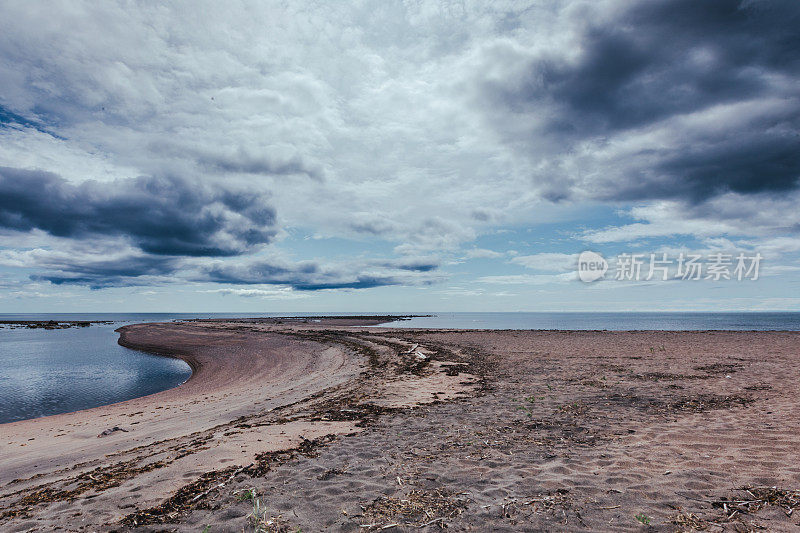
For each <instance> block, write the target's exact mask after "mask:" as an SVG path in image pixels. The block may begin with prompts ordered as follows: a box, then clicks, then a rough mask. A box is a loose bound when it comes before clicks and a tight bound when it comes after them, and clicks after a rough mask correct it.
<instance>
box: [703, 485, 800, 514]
mask: <svg viewBox="0 0 800 533" xmlns="http://www.w3.org/2000/svg"><path fill="white" fill-rule="evenodd" d="M738 490H739V491H740V492H743V493H745V494H746V496H744V495H743V497H742V498H731V499H728V498H721V499H719V500H716V501H714V502H711V505H712V506H713V507H716V508H719V509H722V510H723V511H724V512H725V515H726V516H727V517H728V520H730V519H731V518H733V517H734V516H735V515H737V514H739V513H744V514H751V513H755V512H757V511H760V510H761V509H764V508H765V507H769V506H773V505H774V506H777V507H780V508H781V509H783V512H784V513H785V514H786V516H792V513H794V510H795V509H797V508H798V507H800V490H784V489H779V488H778V487H743V488H741V489H738Z"/></svg>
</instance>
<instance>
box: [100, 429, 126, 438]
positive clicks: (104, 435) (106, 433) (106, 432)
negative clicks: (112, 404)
mask: <svg viewBox="0 0 800 533" xmlns="http://www.w3.org/2000/svg"><path fill="white" fill-rule="evenodd" d="M117 431H122V432H123V433H127V432H128V430H127V429H123V428H121V427H119V426H114V427H113V428H108V429H105V430H103V431H102V432H101V433H100V434H99V435H98V436H97V438H98V439H102V438H103V437H108V436H109V435H111V434H112V433H116V432H117Z"/></svg>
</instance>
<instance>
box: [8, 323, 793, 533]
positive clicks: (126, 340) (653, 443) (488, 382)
mask: <svg viewBox="0 0 800 533" xmlns="http://www.w3.org/2000/svg"><path fill="white" fill-rule="evenodd" d="M346 324H347V322H346V321H338V322H332V323H325V322H324V321H323V322H309V323H302V322H300V323H297V322H291V323H286V322H283V323H278V322H277V321H274V320H273V321H264V322H262V323H253V322H242V321H236V322H224V321H219V322H215V321H206V322H201V323H183V324H158V325H137V326H128V327H126V328H123V331H122V339H121V342H122V343H123V344H125V345H127V346H131V347H135V348H138V349H145V350H148V351H152V352H156V353H163V354H168V355H172V356H178V357H181V358H183V359H185V360H187V362H189V363H190V364H191V365H192V366H193V368H195V369H196V372H195V374H194V375H193V377H192V379H190V380H189V381H188V382H187V383H186V384H184V385H182V386H181V387H178V388H176V389H172V390H169V391H164V392H161V393H158V394H155V395H152V396H148V397H145V398H138V399H135V400H131V401H128V402H123V403H120V404H115V405H112V406H106V407H100V408H97V409H91V410H87V411H81V412H78V413H70V414H65V415H57V416H52V417H46V418H41V419H35V420H29V421H23V422H15V423H12V424H5V425H0V439H2V440H0V442H2V449H0V529H2V530H3V531H25V530H45V531H50V530H52V529H54V528H61V529H62V530H66V531H104V530H119V531H124V530H128V529H136V530H141V531H203V530H204V528H206V527H207V526H210V527H209V529H208V531H212V532H216V531H242V530H243V529H245V530H249V531H252V530H253V528H254V525H255V524H256V522H258V523H259V524H260V527H261V528H262V529H261V530H262V531H297V529H298V528H301V529H302V531H322V530H330V531H371V530H380V529H382V528H386V529H387V530H392V531H426V530H430V531H433V530H439V529H440V528H442V527H448V528H449V529H450V530H452V531H543V530H546V531H552V530H556V531H562V530H564V531H642V530H654V531H691V530H703V529H705V530H709V531H723V530H729V531H748V530H753V528H755V527H765V528H767V530H770V531H793V530H797V528H798V527H800V526H798V523H800V514H798V515H796V514H795V513H794V512H793V510H794V508H795V506H798V505H799V504H800V492H796V491H797V490H798V489H800V463H798V461H797V458H798V456H800V432H799V431H798V425H799V424H800V400H798V397H797V393H798V390H799V388H800V385H799V384H800V365H799V364H798V363H800V347H799V344H798V341H800V334H798V333H781V332H555V331H554V332H542V331H452V330H451V331H446V330H398V329H386V328H379V327H369V328H367V327H354V326H347V325H346ZM114 428H120V429H119V430H116V431H109V430H113V429H114ZM103 432H108V434H107V435H105V436H103V437H98V435H100V434H102V433H103ZM769 487H777V490H775V489H771V488H769ZM743 489H749V491H750V492H746V491H745V490H743ZM253 495H254V496H255V499H256V500H258V502H259V513H258V514H259V516H258V520H256V519H255V518H254V517H253V516H252V514H253V499H254V498H253ZM247 496H249V497H247Z"/></svg>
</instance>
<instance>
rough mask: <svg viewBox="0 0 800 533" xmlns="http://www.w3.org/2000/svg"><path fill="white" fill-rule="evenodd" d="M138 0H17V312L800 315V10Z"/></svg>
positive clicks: (9, 259)
mask: <svg viewBox="0 0 800 533" xmlns="http://www.w3.org/2000/svg"><path fill="white" fill-rule="evenodd" d="M115 4H116V3H114V2H85V3H84V2H58V3H53V2H30V1H22V0H21V1H8V2H3V3H2V4H0V312H6V313H9V312H36V311H39V312H47V311H188V312H191V311H194V312H199V311H242V312H256V311H265V312H266V311H276V312H282V311H337V310H340V311H436V310H442V311H445V310H452V311H459V310H460V311H518V310H529V311H535V310H596V311H607V310H706V309H708V310H714V309H725V310H734V309H743V310H767V309H793V310H800V262H798V259H799V258H800V208H798V206H799V205H800V190H799V189H800V181H799V178H800V30H798V28H800V3H798V2H797V1H796V0H785V1H781V0H770V1H766V0H765V1H757V0H754V1H751V0H741V1H740V0H715V1H709V2H698V1H697V0H647V1H642V2H630V1H629V0H617V1H605V0H586V1H554V0H540V1H535V2H512V1H508V2H503V1H494V2H457V1H440V2H425V1H417V0H415V1H411V0H409V1H406V2H393V1H388V0H375V1H363V2H361V1H359V2H347V3H345V2H328V1H320V2H313V1H304V2H299V1H298V2H286V1H280V2H258V3H256V2H246V3H237V2H232V1H231V2H205V3H204V2H194V1H193V2H185V3H181V2H173V3H170V6H169V7H165V6H163V5H159V4H158V3H156V2H121V3H119V4H118V5H115ZM584 250H594V251H596V252H599V253H601V254H603V255H604V256H605V257H606V258H608V259H609V262H610V263H611V266H610V270H609V273H608V275H607V276H606V279H604V280H600V281H597V282H593V283H582V282H581V281H579V280H577V276H576V272H575V270H576V261H575V257H576V254H578V253H580V252H581V251H584ZM651 253H654V254H657V255H658V256H659V257H660V256H661V255H662V254H668V256H669V258H677V257H678V256H679V254H681V253H684V254H698V255H701V256H703V257H707V256H710V255H712V254H717V253H722V254H730V255H732V256H735V255H736V254H739V253H744V254H748V255H753V254H756V253H760V254H761V255H762V256H763V261H762V263H761V266H760V268H761V270H760V276H759V279H758V280H755V281H754V280H742V281H739V280H736V279H732V280H725V279H720V280H719V281H715V280H714V279H710V280H706V279H701V280H694V281H692V280H680V279H674V276H673V271H672V270H670V276H669V279H668V280H667V281H663V280H661V279H651V280H644V279H642V280H638V281H637V280H628V281H618V280H615V279H613V278H614V269H615V268H616V267H615V265H617V262H615V260H614V258H615V257H617V256H619V255H620V254H643V257H645V258H649V256H650V254H651Z"/></svg>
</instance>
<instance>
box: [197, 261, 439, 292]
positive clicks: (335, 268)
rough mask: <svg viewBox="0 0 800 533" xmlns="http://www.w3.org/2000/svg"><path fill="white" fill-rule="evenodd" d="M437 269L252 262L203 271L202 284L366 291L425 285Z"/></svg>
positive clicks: (419, 264)
mask: <svg viewBox="0 0 800 533" xmlns="http://www.w3.org/2000/svg"><path fill="white" fill-rule="evenodd" d="M437 267H438V264H436V263H435V262H433V261H423V260H397V261H378V262H375V261H373V262H353V263H349V264H338V265H337V264H326V265H320V264H318V263H317V262H313V261H303V262H300V263H296V264H292V265H287V264H280V263H278V262H265V261H262V262H255V263H252V264H249V265H246V266H234V265H218V266H213V267H210V268H208V269H206V271H205V274H204V276H203V278H202V280H203V281H213V282H216V283H230V284H242V285H254V284H268V285H288V286H291V287H292V288H293V289H295V290H300V291H317V290H325V289H369V288H374V287H384V286H390V285H409V284H419V283H423V284H424V283H428V282H429V281H430V280H431V279H432V278H431V277H430V276H426V275H425V273H429V272H431V271H433V270H435V269H436V268H437Z"/></svg>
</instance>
